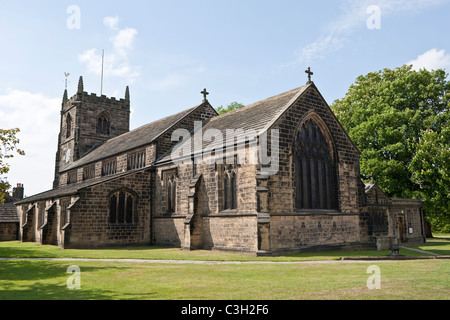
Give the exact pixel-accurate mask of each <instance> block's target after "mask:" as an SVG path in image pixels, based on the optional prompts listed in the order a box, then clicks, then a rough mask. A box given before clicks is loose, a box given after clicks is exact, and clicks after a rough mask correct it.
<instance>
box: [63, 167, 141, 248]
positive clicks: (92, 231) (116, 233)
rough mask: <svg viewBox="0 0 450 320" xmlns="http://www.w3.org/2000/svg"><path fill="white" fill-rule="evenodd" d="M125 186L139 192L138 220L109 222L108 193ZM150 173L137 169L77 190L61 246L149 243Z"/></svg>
mask: <svg viewBox="0 0 450 320" xmlns="http://www.w3.org/2000/svg"><path fill="white" fill-rule="evenodd" d="M119 188H126V189H127V190H131V191H132V192H134V193H136V194H137V195H138V198H137V206H136V211H135V214H136V217H137V221H136V223H133V224H123V225H111V223H110V222H109V214H110V209H109V205H110V197H109V196H110V193H111V192H112V191H114V190H117V189H119ZM149 197H150V173H148V172H145V171H140V172H136V173H135V174H130V175H127V176H124V177H121V178H120V179H115V180H111V181H108V182H105V183H102V184H99V185H96V186H93V187H90V188H87V189H83V190H82V191H80V200H79V201H78V202H77V203H76V205H74V206H73V207H72V208H71V209H70V228H67V230H68V231H66V232H68V236H67V235H66V236H65V239H64V241H65V242H64V248H89V247H102V246H112V245H140V244H149V243H150V202H149Z"/></svg>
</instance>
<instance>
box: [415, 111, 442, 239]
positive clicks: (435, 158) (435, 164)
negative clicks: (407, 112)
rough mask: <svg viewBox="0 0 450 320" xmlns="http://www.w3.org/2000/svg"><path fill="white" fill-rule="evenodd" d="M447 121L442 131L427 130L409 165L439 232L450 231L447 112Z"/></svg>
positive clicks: (432, 223)
mask: <svg viewBox="0 0 450 320" xmlns="http://www.w3.org/2000/svg"><path fill="white" fill-rule="evenodd" d="M445 115H446V117H445V118H446V119H445V125H444V126H443V128H442V130H441V132H440V133H439V132H438V131H437V130H435V129H429V130H427V131H425V132H424V134H423V136H422V139H421V140H420V141H419V142H418V143H417V145H416V153H415V154H414V157H413V159H412V161H411V164H410V166H409V169H410V170H411V172H412V178H413V179H414V181H415V183H417V184H419V185H420V192H419V193H418V194H419V195H420V196H421V197H422V199H423V201H424V207H425V211H426V212H433V213H434V214H433V215H432V216H430V220H431V221H430V224H431V225H432V226H433V227H434V229H435V230H437V231H440V232H446V233H449V232H450V214H449V213H450V121H449V117H448V113H447V114H442V116H445Z"/></svg>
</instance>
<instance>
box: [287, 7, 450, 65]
mask: <svg viewBox="0 0 450 320" xmlns="http://www.w3.org/2000/svg"><path fill="white" fill-rule="evenodd" d="M447 1H448V0H345V1H341V2H340V7H341V14H340V15H339V16H338V17H337V18H336V19H335V20H334V21H332V22H331V23H330V24H329V25H327V26H326V27H325V30H324V32H323V34H322V35H321V36H320V37H319V38H318V39H317V40H315V41H314V42H312V43H310V44H307V45H306V46H303V47H301V48H299V49H298V50H297V51H296V52H295V57H296V63H297V64H304V63H310V62H312V61H314V60H319V59H323V58H325V56H326V55H327V54H329V53H332V52H335V51H338V50H340V49H342V48H343V47H344V46H345V44H346V43H347V41H348V40H349V38H350V36H351V35H352V34H353V33H354V32H355V31H357V30H361V29H363V28H367V20H368V19H369V18H370V16H371V15H372V14H371V13H368V11H367V9H368V8H369V7H370V6H378V7H379V9H380V13H381V20H382V19H385V18H386V17H389V16H391V15H393V14H398V13H408V12H412V13H417V12H421V11H422V10H425V9H426V8H429V7H433V6H436V5H440V4H442V3H444V2H447Z"/></svg>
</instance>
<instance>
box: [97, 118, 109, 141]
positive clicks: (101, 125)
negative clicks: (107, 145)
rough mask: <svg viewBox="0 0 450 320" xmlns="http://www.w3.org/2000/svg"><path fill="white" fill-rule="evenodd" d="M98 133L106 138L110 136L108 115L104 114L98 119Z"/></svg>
mask: <svg viewBox="0 0 450 320" xmlns="http://www.w3.org/2000/svg"><path fill="white" fill-rule="evenodd" d="M97 133H98V134H101V135H106V136H109V134H110V123H109V117H108V115H107V114H106V113H102V114H101V115H100V116H98V118H97Z"/></svg>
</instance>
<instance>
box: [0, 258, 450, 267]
mask: <svg viewBox="0 0 450 320" xmlns="http://www.w3.org/2000/svg"><path fill="white" fill-rule="evenodd" d="M442 257H444V256H442ZM423 258H424V257H422V259H423ZM430 258H433V257H430ZM446 258H450V257H446ZM412 259H420V258H411V259H409V258H408V259H399V260H396V259H377V258H376V257H373V258H361V259H357V258H355V259H352V258H345V259H341V260H317V261H203V260H145V259H81V258H80V259H78V258H0V261H62V262H76V261H88V262H128V263H149V264H151V263H153V264H203V265H208V264H209V265H215V264H217V265H250V264H330V263H374V262H376V263H378V262H389V261H401V260H412Z"/></svg>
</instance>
